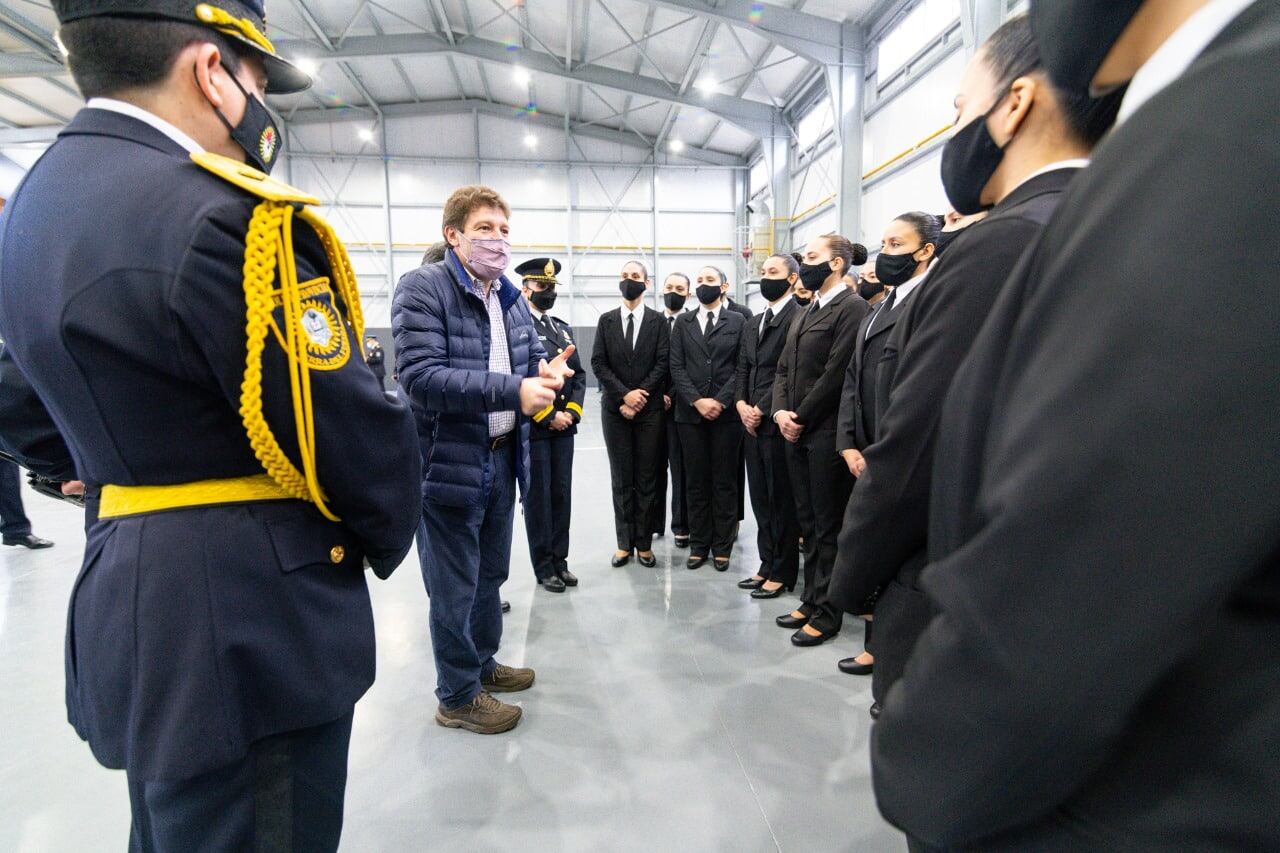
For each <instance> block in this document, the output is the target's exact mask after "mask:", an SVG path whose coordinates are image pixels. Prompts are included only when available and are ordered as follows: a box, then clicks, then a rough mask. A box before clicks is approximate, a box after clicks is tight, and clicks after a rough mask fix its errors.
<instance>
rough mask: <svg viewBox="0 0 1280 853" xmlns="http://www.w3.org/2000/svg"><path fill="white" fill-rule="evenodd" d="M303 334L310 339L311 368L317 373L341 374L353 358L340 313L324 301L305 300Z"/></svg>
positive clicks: (309, 358)
mask: <svg viewBox="0 0 1280 853" xmlns="http://www.w3.org/2000/svg"><path fill="white" fill-rule="evenodd" d="M301 323H302V334H303V335H304V336H305V337H306V339H307V364H309V365H310V366H311V368H312V369H313V370H337V369H338V368H340V367H342V366H343V365H345V364H346V363H347V359H349V358H350V357H351V350H350V347H348V346H347V336H346V333H345V332H344V331H343V328H342V321H341V320H339V319H338V312H337V311H335V310H334V308H333V306H332V305H330V304H329V303H328V302H325V301H322V300H320V299H304V300H302V320H301Z"/></svg>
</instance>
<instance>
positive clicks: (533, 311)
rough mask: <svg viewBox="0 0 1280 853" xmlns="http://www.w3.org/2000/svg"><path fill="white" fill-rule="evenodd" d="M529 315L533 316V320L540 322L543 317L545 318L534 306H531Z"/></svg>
mask: <svg viewBox="0 0 1280 853" xmlns="http://www.w3.org/2000/svg"><path fill="white" fill-rule="evenodd" d="M529 313H530V314H532V315H533V319H535V320H537V321H539V322H541V321H542V316H543V315H542V312H541V311H539V310H538V309H537V308H534V307H533V306H532V305H530V306H529Z"/></svg>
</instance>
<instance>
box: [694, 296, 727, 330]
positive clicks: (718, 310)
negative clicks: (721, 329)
mask: <svg viewBox="0 0 1280 853" xmlns="http://www.w3.org/2000/svg"><path fill="white" fill-rule="evenodd" d="M724 310H725V309H724V300H723V299H721V300H720V304H719V305H717V306H716V307H715V308H708V307H707V306H705V305H699V306H698V323H699V324H702V323H705V322H707V315H708V314H711V315H712V316H714V317H715V318H716V322H717V323H719V322H720V315H721V314H723V313H724Z"/></svg>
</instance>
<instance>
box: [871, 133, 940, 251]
mask: <svg viewBox="0 0 1280 853" xmlns="http://www.w3.org/2000/svg"><path fill="white" fill-rule="evenodd" d="M941 161H942V151H941V149H939V150H937V151H935V152H934V153H933V154H930V155H929V156H928V157H925V158H924V159H922V160H920V161H918V162H916V163H913V164H912V165H911V167H910V168H908V169H906V170H904V171H903V172H901V173H899V174H896V175H893V176H892V177H890V178H888V179H886V180H884V181H883V182H881V183H878V184H876V185H875V186H873V187H871V189H869V190H866V191H865V192H864V193H863V195H862V235H863V239H862V241H861V242H862V243H865V244H866V246H867V248H868V249H870V250H872V251H873V252H874V251H875V250H877V249H878V248H879V247H880V238H881V237H882V236H883V235H884V228H885V226H886V225H888V224H889V223H890V222H891V221H892V220H893V219H894V217H896V216H899V215H901V214H903V213H906V212H907V211H913V210H920V211H924V212H925V213H945V212H946V211H947V210H948V209H950V207H951V205H950V204H949V203H948V202H947V195H946V192H945V191H944V190H943V189H942V178H941V177H940V176H939V172H938V168H939V164H940V163H941Z"/></svg>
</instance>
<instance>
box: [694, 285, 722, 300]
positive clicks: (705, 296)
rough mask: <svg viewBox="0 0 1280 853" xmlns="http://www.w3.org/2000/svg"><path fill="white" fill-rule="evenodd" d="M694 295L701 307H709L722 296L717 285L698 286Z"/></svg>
mask: <svg viewBox="0 0 1280 853" xmlns="http://www.w3.org/2000/svg"><path fill="white" fill-rule="evenodd" d="M694 293H695V294H697V296H698V301H699V302H701V303H702V304H703V305H710V304H711V303H713V302H715V301H716V300H717V299H719V298H720V297H721V296H722V295H723V294H722V293H721V292H720V285H718V284H700V285H698V287H697V289H696V290H695V291H694Z"/></svg>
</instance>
